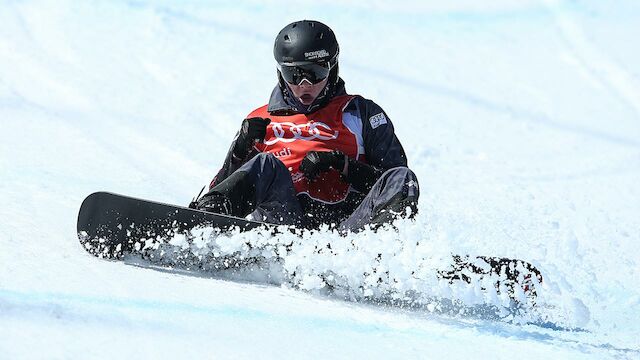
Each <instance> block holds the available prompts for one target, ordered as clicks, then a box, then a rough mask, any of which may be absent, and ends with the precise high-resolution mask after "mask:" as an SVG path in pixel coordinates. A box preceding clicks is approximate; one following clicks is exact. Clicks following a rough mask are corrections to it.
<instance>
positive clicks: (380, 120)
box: [369, 113, 387, 129]
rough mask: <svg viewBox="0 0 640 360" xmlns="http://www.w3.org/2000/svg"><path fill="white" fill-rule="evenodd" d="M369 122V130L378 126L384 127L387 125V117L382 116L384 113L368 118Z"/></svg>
mask: <svg viewBox="0 0 640 360" xmlns="http://www.w3.org/2000/svg"><path fill="white" fill-rule="evenodd" d="M369 122H370V123H371V128H373V129H375V128H377V127H378V126H380V125H384V124H386V123H387V117H386V116H384V113H379V114H376V115H373V116H372V117H370V118H369Z"/></svg>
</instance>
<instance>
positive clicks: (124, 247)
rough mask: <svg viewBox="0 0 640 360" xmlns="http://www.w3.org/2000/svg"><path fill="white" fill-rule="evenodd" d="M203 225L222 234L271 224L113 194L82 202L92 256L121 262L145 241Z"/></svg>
mask: <svg viewBox="0 0 640 360" xmlns="http://www.w3.org/2000/svg"><path fill="white" fill-rule="evenodd" d="M199 226H212V227H216V228H219V229H220V230H221V231H228V230H230V229H234V228H239V229H240V230H241V231H246V230H251V229H254V228H257V227H266V226H269V225H268V224H265V223H261V222H257V221H250V220H246V219H242V218H238V217H234V216H228V215H222V214H214V213H209V212H205V211H200V210H196V209H190V208H188V207H183V206H176V205H169V204H164V203H160V202H155V201H149V200H143V199H138V198H134V197H129V196H124V195H119V194H114V193H109V192H96V193H93V194H91V195H89V196H87V198H86V199H84V201H83V202H82V205H81V206H80V211H79V213H78V225H77V232H78V238H79V240H80V243H81V244H82V245H83V247H84V248H85V250H87V251H88V252H89V253H91V254H93V255H95V256H98V257H102V258H109V259H120V258H122V256H123V255H124V254H126V253H129V252H132V251H133V250H134V247H135V245H136V243H137V242H139V241H143V240H144V239H166V238H171V237H172V236H173V235H175V234H178V233H183V232H186V231H188V230H190V229H193V228H196V227H199Z"/></svg>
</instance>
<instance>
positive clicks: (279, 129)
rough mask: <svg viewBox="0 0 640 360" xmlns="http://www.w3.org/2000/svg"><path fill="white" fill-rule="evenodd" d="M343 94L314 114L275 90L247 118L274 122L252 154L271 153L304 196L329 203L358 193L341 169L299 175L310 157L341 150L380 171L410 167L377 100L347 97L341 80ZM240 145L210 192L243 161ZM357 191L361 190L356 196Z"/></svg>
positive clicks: (229, 157) (228, 156) (226, 162)
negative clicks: (293, 106) (293, 107)
mask: <svg viewBox="0 0 640 360" xmlns="http://www.w3.org/2000/svg"><path fill="white" fill-rule="evenodd" d="M339 85H340V91H338V92H337V94H338V95H337V96H335V97H334V98H332V99H331V100H330V101H329V102H328V103H327V105H325V106H323V107H322V108H320V109H318V110H316V111H314V112H312V113H309V114H301V113H295V112H292V111H291V107H290V106H288V104H287V103H286V102H285V100H284V98H283V96H282V93H281V91H280V88H279V87H277V86H276V88H275V89H274V91H273V93H272V95H271V99H270V101H269V104H267V105H265V106H262V107H260V108H258V109H256V110H254V111H252V112H251V113H250V114H249V115H248V116H247V117H257V116H259V117H265V118H266V117H268V118H270V119H271V123H270V124H269V126H268V128H267V135H266V137H265V141H264V143H262V144H257V145H256V147H255V149H254V151H253V152H252V153H250V154H249V157H248V158H247V159H246V160H248V159H250V158H252V157H253V156H255V154H256V153H258V152H270V153H272V154H273V155H275V156H276V157H277V158H278V159H279V160H281V161H282V162H283V163H284V164H285V166H286V167H287V169H289V171H290V172H291V178H292V180H293V183H294V187H295V190H296V192H297V194H298V195H300V196H308V197H309V198H310V199H311V200H315V201H319V202H322V203H325V204H334V203H340V202H342V201H344V200H345V199H346V198H347V197H348V196H349V194H350V193H352V192H354V191H356V190H355V189H353V188H352V187H350V186H349V184H348V183H347V182H346V181H345V180H344V179H343V178H341V176H340V174H339V172H338V171H336V170H331V171H329V172H327V173H324V174H322V176H319V177H318V178H317V179H315V180H314V181H313V182H311V181H309V180H307V179H306V178H305V177H304V175H303V174H302V173H301V172H300V171H298V168H299V166H300V163H301V162H302V159H303V158H304V156H305V155H306V153H307V152H309V151H312V150H315V151H331V150H336V149H337V150H340V151H342V152H344V153H345V154H347V156H349V157H350V158H352V159H355V160H357V161H360V162H365V163H367V164H369V165H371V166H374V167H376V168H378V169H380V170H386V169H390V168H393V167H397V166H407V160H406V156H405V153H404V150H403V148H402V145H401V144H400V141H399V140H398V139H397V137H396V135H395V133H394V129H393V125H392V123H391V121H390V120H389V118H388V117H387V115H386V114H385V112H384V111H383V110H382V108H380V107H379V106H378V105H377V104H375V103H374V102H373V101H371V100H368V99H365V98H363V97H361V96H356V95H348V94H346V92H345V91H344V82H342V80H340V82H339ZM234 145H235V141H234V143H233V144H231V148H230V149H231V150H230V151H229V153H228V154H227V158H226V159H225V163H224V165H223V167H222V169H221V170H220V171H219V172H218V175H216V177H215V178H214V179H213V181H212V182H211V185H210V187H213V186H215V185H216V184H217V183H219V182H221V181H222V180H224V179H225V178H226V177H228V176H229V175H230V174H231V173H233V172H234V171H235V170H237V169H238V168H239V167H240V166H242V164H244V161H238V160H237V159H234V157H233V156H232V149H233V148H234ZM356 192H357V191H356Z"/></svg>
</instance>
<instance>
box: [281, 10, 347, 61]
mask: <svg viewBox="0 0 640 360" xmlns="http://www.w3.org/2000/svg"><path fill="white" fill-rule="evenodd" d="M339 51H340V49H339V47H338V41H337V40H336V36H335V35H334V34H333V31H332V30H331V29H330V28H329V27H328V26H327V25H325V24H323V23H321V22H319V21H313V20H302V21H296V22H293V23H291V24H289V25H287V26H285V27H284V29H282V30H280V32H279V33H278V36H277V37H276V41H275V44H274V46H273V56H274V57H275V58H276V61H277V62H278V64H279V65H303V64H309V63H314V64H321V63H327V62H329V61H336V60H337V58H338V53H339Z"/></svg>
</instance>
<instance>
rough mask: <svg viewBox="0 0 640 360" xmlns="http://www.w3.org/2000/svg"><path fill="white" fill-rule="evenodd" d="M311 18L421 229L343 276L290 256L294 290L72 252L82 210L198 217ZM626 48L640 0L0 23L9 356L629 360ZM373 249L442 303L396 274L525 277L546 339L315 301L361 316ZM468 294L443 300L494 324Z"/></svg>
mask: <svg viewBox="0 0 640 360" xmlns="http://www.w3.org/2000/svg"><path fill="white" fill-rule="evenodd" d="M302 18H314V19H318V20H321V21H324V22H326V23H327V24H329V25H330V26H331V27H332V28H333V29H334V30H335V32H336V34H337V36H338V39H339V41H340V43H341V69H340V70H341V75H342V77H343V78H344V79H345V81H346V82H347V89H348V90H349V91H350V92H351V93H357V94H362V95H364V96H366V97H368V98H371V99H374V100H375V101H376V102H378V103H379V104H380V105H382V106H383V107H384V108H385V110H386V112H387V113H388V114H389V116H390V117H391V119H392V120H393V121H394V124H395V127H396V131H397V133H398V136H399V137H400V139H401V140H402V142H403V144H404V146H405V149H406V150H407V153H408V156H409V162H410V167H411V168H412V169H413V170H414V171H415V172H416V174H417V175H418V177H419V179H420V183H421V189H422V197H421V200H420V213H419V216H418V220H417V221H416V222H415V223H410V224H402V228H403V230H404V232H403V234H404V235H401V236H400V238H398V235H396V234H395V233H394V232H393V231H387V232H382V233H380V234H378V235H376V236H373V235H371V234H364V235H362V236H360V237H358V238H357V241H359V243H360V244H361V250H360V251H352V252H351V253H349V255H348V256H346V257H345V256H342V257H339V258H336V259H333V258H327V257H326V256H325V257H314V256H307V255H308V254H307V252H305V250H307V248H304V246H303V247H302V250H301V251H300V252H299V253H297V255H299V256H297V257H296V256H292V257H290V258H288V259H285V260H286V261H287V264H288V265H289V266H292V267H294V268H295V269H296V270H297V271H298V273H300V274H304V275H305V278H304V279H303V281H302V282H300V283H295V284H292V283H290V282H287V281H286V280H285V281H273V280H272V281H271V282H276V283H281V284H282V286H274V285H272V284H263V283H260V282H258V283H256V282H255V281H253V280H255V278H253V277H252V276H251V275H250V274H245V275H240V276H235V279H238V278H239V279H240V281H229V276H228V274H220V273H215V272H193V271H191V272H188V271H187V272H185V271H178V270H167V269H165V270H162V269H153V268H150V267H149V266H146V265H145V264H139V263H136V262H135V261H133V262H130V263H128V264H126V263H118V262H108V261H100V260H98V259H96V258H94V257H92V256H91V255H89V254H87V253H86V252H84V251H83V249H82V248H81V247H80V245H79V244H78V242H77V238H76V234H75V221H76V214H77V210H78V207H79V205H80V203H81V201H82V199H83V198H84V197H85V196H86V195H88V194H89V193H91V192H94V191H98V190H109V191H113V192H119V193H124V194H129V195H133V196H138V197H143V198H150V199H156V200H160V201H163V202H169V203H179V204H184V203H186V202H188V201H189V200H190V198H191V197H192V196H193V195H195V193H197V191H198V190H199V188H200V187H201V185H202V184H203V183H205V182H206V181H208V180H209V179H210V177H211V176H212V175H213V174H214V173H215V172H216V171H217V169H218V167H219V166H220V164H221V162H222V159H223V156H224V154H225V153H226V150H227V146H228V144H229V143H230V141H231V139H232V137H233V135H234V133H235V131H236V130H237V128H238V126H239V124H240V122H241V120H242V119H243V118H244V116H245V115H246V114H247V113H248V112H249V111H251V110H252V109H254V108H255V107H257V106H260V105H262V104H264V103H265V102H266V100H267V99H268V95H269V93H270V91H271V89H272V87H273V86H274V85H275V66H274V62H273V59H272V56H271V51H272V45H273V43H272V42H273V38H274V36H275V34H276V33H277V31H278V30H279V29H280V28H281V27H282V26H284V25H285V24H287V23H289V22H291V21H294V20H298V19H302ZM638 33H640V5H639V4H638V3H637V2H636V1H632V0H628V1H618V2H616V4H615V6H613V5H612V4H610V3H608V2H607V3H605V2H600V1H595V0H591V1H567V2H563V1H542V2H541V1H506V0H500V1H492V2H491V4H490V5H486V4H482V5H480V4H479V3H478V2H475V1H462V2H456V4H454V5H441V4H429V3H423V2H421V1H415V2H402V3H398V2H394V3H393V5H391V4H387V3H384V2H367V3H366V5H365V4H364V3H360V2H356V1H335V2H322V3H320V2H312V1H295V2H293V1H291V2H282V1H269V2H263V1H235V2H233V4H228V3H222V2H221V3H215V2H213V3H212V2H206V1H181V2H172V1H157V2H147V1H11V0H5V1H1V2H0V174H2V181H0V200H1V201H2V203H3V205H4V206H2V207H0V358H7V359H13V358H55V359H57V358H114V357H116V356H124V357H127V358H133V357H139V356H144V357H152V356H157V357H161V358H186V357H188V356H192V357H212V358H228V357H233V358H255V357H264V358H279V357H285V358H302V357H317V358H326V357H332V358H442V357H445V356H446V357H449V358H513V356H514V354H517V356H518V357H521V358H536V359H537V358H550V357H553V358H598V359H601V358H638V357H640V341H639V340H638V336H637V334H638V333H640V324H639V323H640V321H639V320H640V290H639V289H640V255H639V253H638V251H637V249H638V248H637V243H638V241H639V240H640V189H639V188H638V184H639V183H640V65H639V64H640V48H638V47H637V46H635V45H634V44H635V42H636V37H637V35H636V34H638ZM247 236H249V238H250V240H251V239H254V240H255V239H256V238H257V237H258V234H248V235H238V236H235V237H231V238H227V239H224V241H226V242H227V246H231V247H233V246H238V244H241V243H242V242H244V241H246V240H247ZM252 237H253V238H252ZM308 240H309V246H312V245H313V244H323V243H326V242H332V243H337V242H339V241H340V239H339V238H338V237H336V236H335V235H333V234H315V235H312V236H310V237H309V238H308ZM414 240H415V241H416V242H418V243H420V245H419V246H416V248H415V249H413V248H411V247H410V246H409V245H408V244H409V243H412V242H413V241H414ZM367 241H369V242H370V243H368V242H367ZM229 244H231V245H229ZM376 251H380V252H381V253H383V254H384V259H385V260H384V261H385V263H384V265H385V266H386V267H387V268H388V269H389V271H390V273H391V274H392V275H393V276H395V277H396V278H397V279H406V280H407V283H408V285H406V286H408V287H409V288H411V286H414V288H416V287H417V288H416V289H418V290H420V291H422V292H423V293H425V294H427V295H429V294H432V295H436V296H444V295H446V294H445V292H446V289H443V288H442V287H441V286H438V285H437V284H434V283H430V282H429V281H428V279H427V280H425V281H423V282H414V283H411V282H410V281H408V280H409V279H408V277H409V276H407V275H406V274H404V275H403V271H404V272H406V271H408V270H412V269H418V268H420V267H421V266H434V267H437V265H438V264H439V261H442V258H443V256H445V255H446V254H449V253H460V254H467V253H468V254H490V255H497V256H508V257H516V258H522V259H527V260H529V261H531V262H533V263H534V264H536V265H537V266H538V267H540V268H541V269H542V270H543V272H544V273H545V283H544V284H543V285H544V286H543V289H542V290H543V291H542V293H541V303H542V304H543V305H544V308H545V309H546V310H544V311H543V315H545V316H547V317H548V320H550V321H551V322H552V323H553V326H540V325H531V324H520V323H518V322H517V321H516V322H508V321H496V320H487V319H483V318H478V317H472V316H466V315H456V314H452V313H447V312H445V313H442V312H438V311H434V312H432V311H430V308H429V307H424V308H417V309H415V308H414V309H407V308H401V307H395V306H389V305H388V304H386V305H384V304H383V305H380V304H377V303H376V302H375V301H373V302H366V303H358V302H350V301H344V300H342V299H338V298H335V297H329V296H326V295H323V293H322V283H321V282H319V280H318V279H319V278H318V275H321V274H324V273H326V272H327V271H331V272H334V273H337V274H342V275H344V276H347V277H348V276H355V277H356V278H355V280H353V284H354V287H353V289H352V291H353V292H352V295H353V294H355V295H357V294H358V292H359V291H360V292H362V291H364V290H366V288H367V287H370V289H369V290H372V291H373V292H374V294H375V291H376V290H377V289H376V288H375V285H373V284H369V283H367V281H369V280H367V279H363V278H361V277H360V278H358V277H357V276H358V275H359V274H358V271H361V266H364V267H366V266H368V265H367V264H369V263H370V262H371V261H372V259H371V258H372V256H374V257H375V255H377V254H375V253H376ZM394 254H403V256H394ZM136 264H138V265H141V266H135V265H136ZM363 264H364V265H363ZM425 264H426V265H425ZM243 276H244V277H243ZM393 286H400V285H393ZM402 286H404V285H402ZM299 288H304V289H307V290H309V291H303V290H301V289H299ZM471 290H473V289H471ZM467 295H468V294H467ZM467 295H464V294H462V295H461V294H456V293H454V294H453V295H452V296H454V297H456V296H457V297H458V298H461V299H462V300H468V301H471V302H473V301H475V300H479V299H480V300H482V298H481V297H478V296H477V295H473V294H472V296H467ZM374 298H375V296H374ZM469 298H470V299H469ZM431 310H433V309H431ZM570 329H574V330H570Z"/></svg>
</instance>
